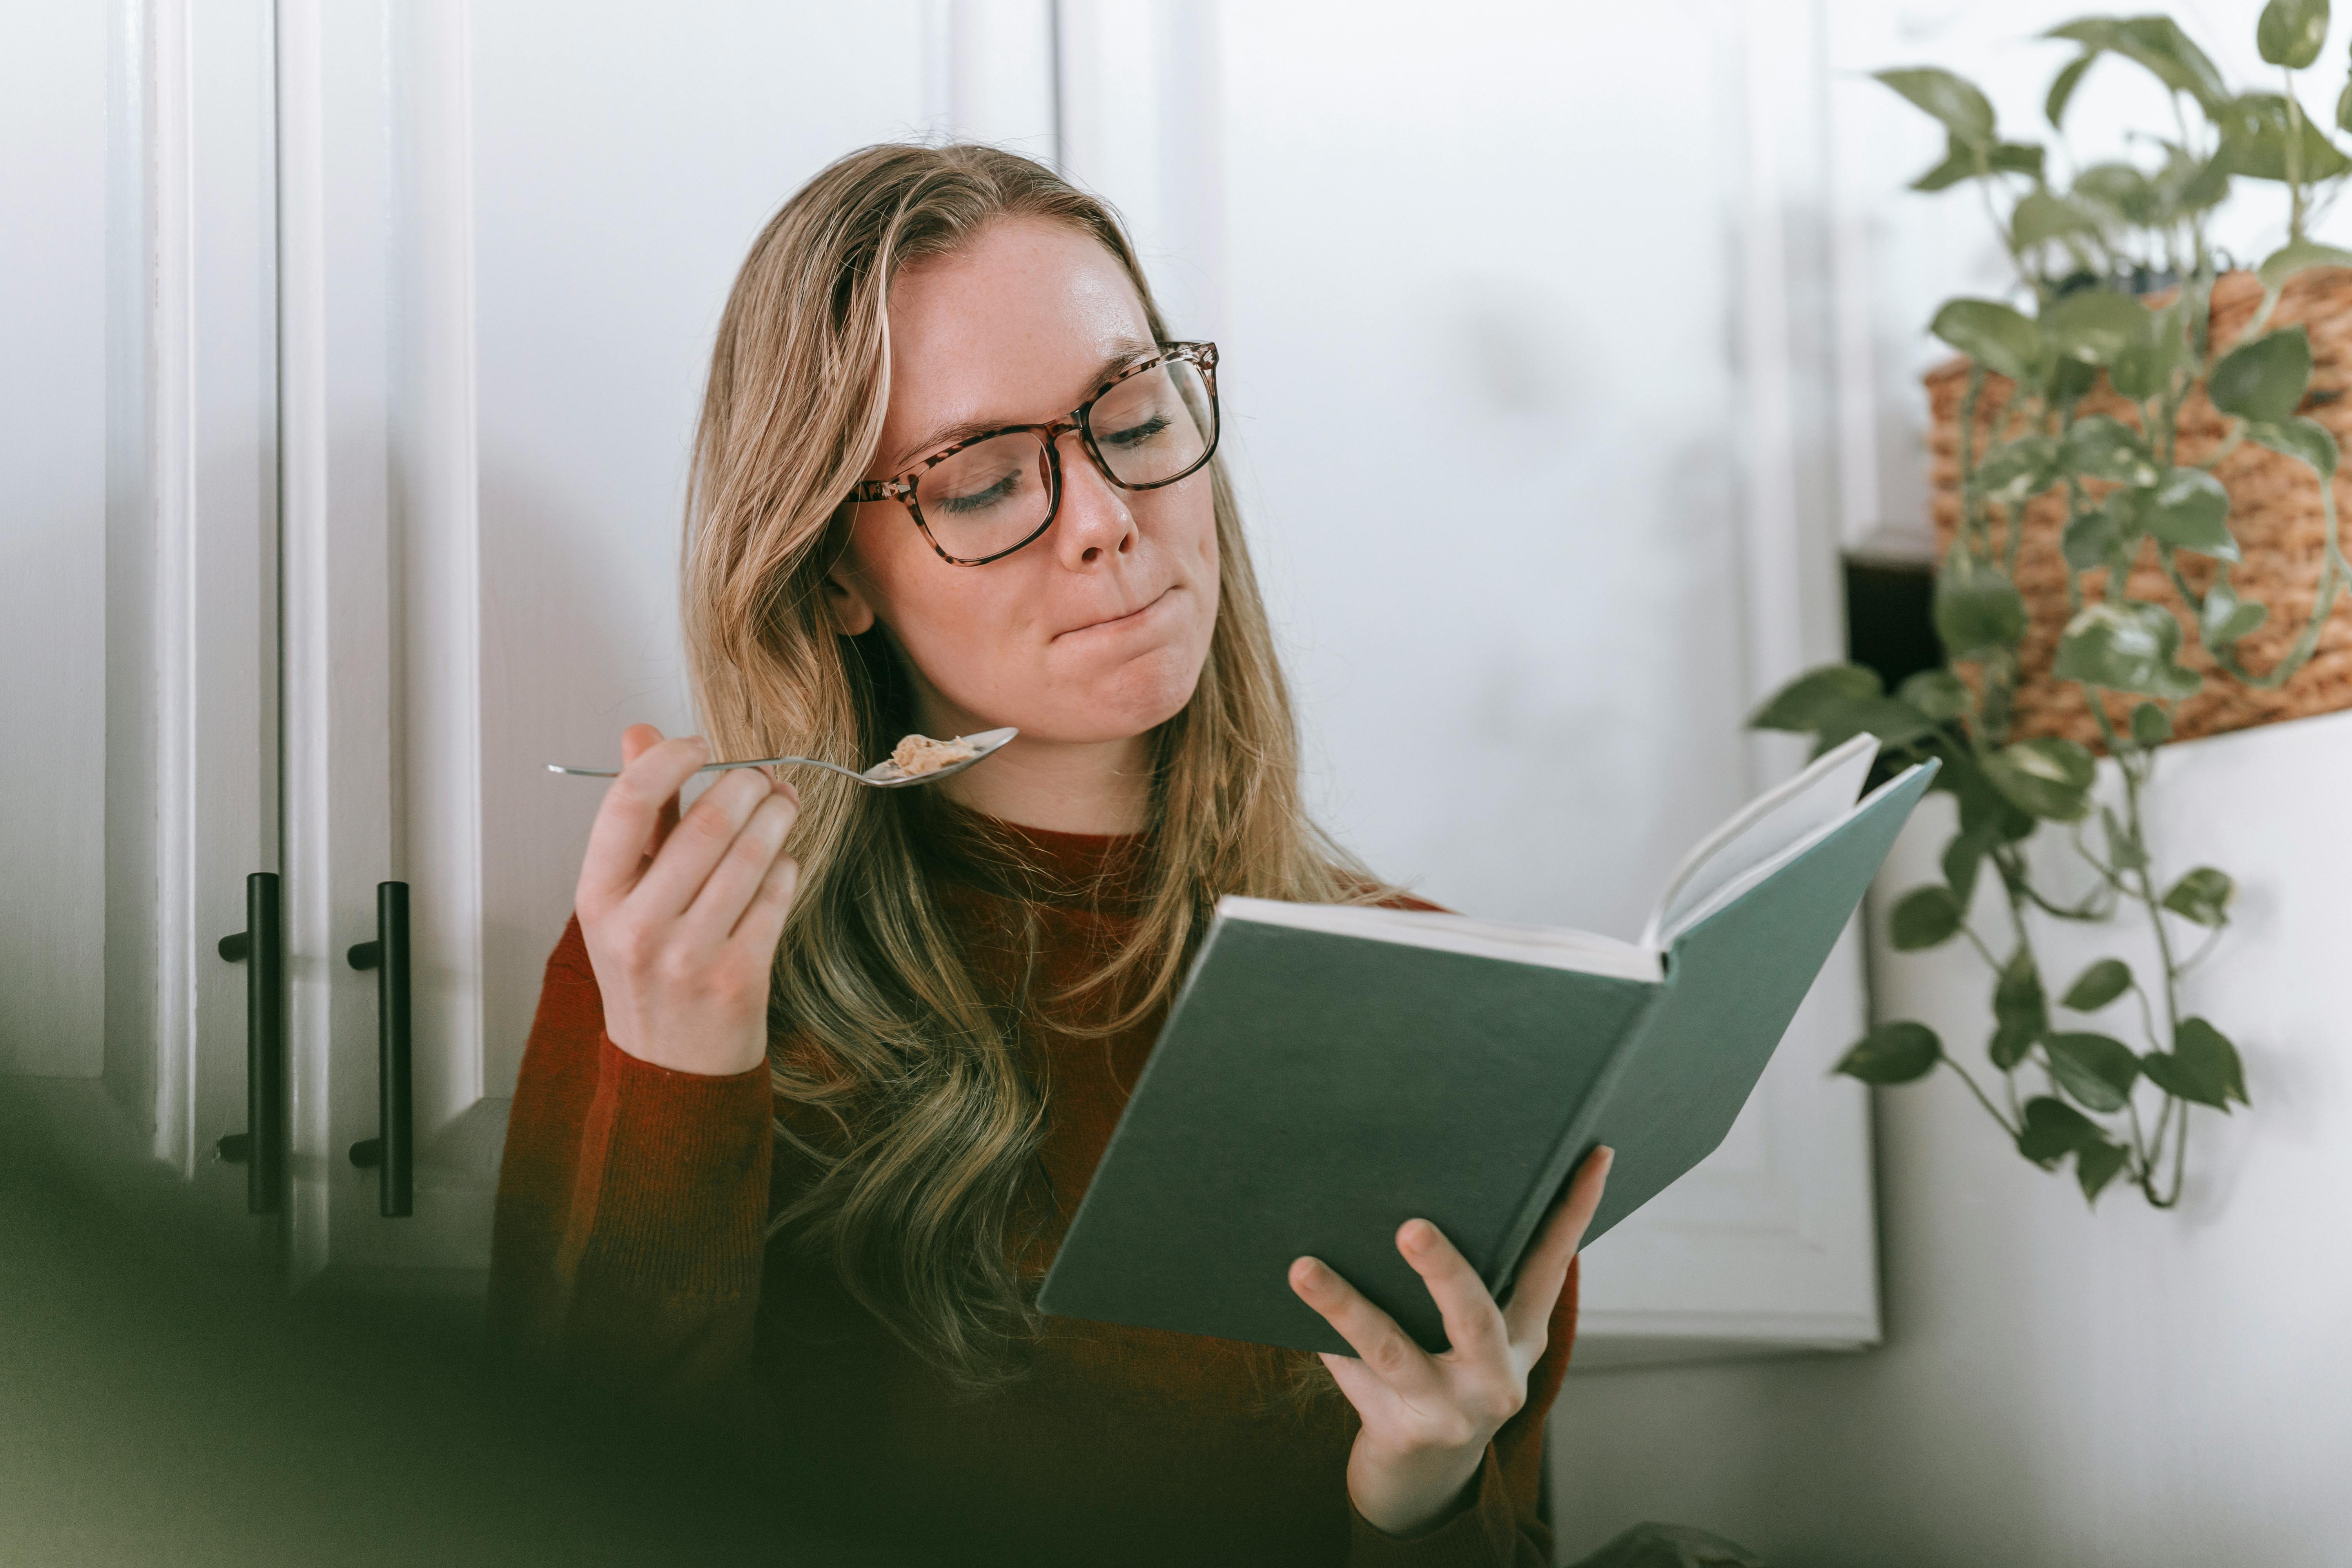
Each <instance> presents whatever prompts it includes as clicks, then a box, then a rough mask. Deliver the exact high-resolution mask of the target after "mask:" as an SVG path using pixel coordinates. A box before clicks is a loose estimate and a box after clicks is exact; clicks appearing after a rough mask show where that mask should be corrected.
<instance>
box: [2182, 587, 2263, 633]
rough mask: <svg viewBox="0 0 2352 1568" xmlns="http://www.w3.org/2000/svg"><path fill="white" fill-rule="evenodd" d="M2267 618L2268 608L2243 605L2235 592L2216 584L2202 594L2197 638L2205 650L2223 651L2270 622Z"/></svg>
mask: <svg viewBox="0 0 2352 1568" xmlns="http://www.w3.org/2000/svg"><path fill="white" fill-rule="evenodd" d="M2270 614H2271V612H2270V609H2269V606H2267V605H2250V604H2247V603H2246V602H2244V601H2243V600H2242V599H2240V598H2239V597H2238V591H2237V590H2236V589H2235V588H2232V587H2231V586H2230V584H2227V583H2216V584H2213V585H2212V586H2211V587H2210V588H2208V589H2207V590H2206V591H2205V603H2204V604H2203V605H2202V606H2200V609H2199V611H2198V623H2197V635H2198V636H2199V637H2201V638H2203V639H2204V643H2205V646H2206V647H2210V648H2217V649H2218V648H2225V647H2229V646H2230V645H2231V643H2234V642H2236V641H2237V640H2238V639H2239V638H2241V637H2245V636H2247V635H2248V634H2249V633H2251V632H2252V631H2253V630H2254V628H2255V627H2257V626H2261V625H2262V624H2263V622H2264V621H2266V620H2268V619H2270Z"/></svg>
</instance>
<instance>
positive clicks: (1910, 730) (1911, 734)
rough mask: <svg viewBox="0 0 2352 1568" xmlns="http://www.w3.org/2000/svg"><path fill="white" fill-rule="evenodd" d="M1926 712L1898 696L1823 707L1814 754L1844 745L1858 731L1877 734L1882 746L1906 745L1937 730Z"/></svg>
mask: <svg viewBox="0 0 2352 1568" xmlns="http://www.w3.org/2000/svg"><path fill="white" fill-rule="evenodd" d="M1935 729H1936V726H1935V724H1934V723H1933V722H1932V721H1929V719H1928V718H1927V715H1926V714H1925V713H1922V712H1920V711H1919V710H1917V709H1916V708H1914V707H1912V706H1911V704H1909V703H1908V702H1906V701H1903V700H1901V699H1899V698H1895V697H1872V698H1868V699H1865V700H1863V701H1860V702H1842V703H1839V704H1837V705H1836V706H1834V707H1831V708H1826V709H1823V710H1822V716H1821V722H1820V724H1819V726H1818V727H1817V728H1816V729H1815V731H1814V738H1813V755H1815V756H1817V757H1818V756H1820V755H1821V754H1822V752H1826V751H1828V750H1830V749H1831V748H1832V747H1833V746H1842V745H1843V744H1845V742H1848V741H1850V740H1852V739H1853V737H1855V736H1856V735H1865V734H1867V735H1875V736H1877V737H1878V742H1879V744H1881V745H1883V746H1907V745H1909V744H1910V743H1911V742H1914V741H1916V740H1918V739H1920V738H1921V737H1923V736H1926V735H1929V734H1932V733H1934V731H1935Z"/></svg>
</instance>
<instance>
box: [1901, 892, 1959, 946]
mask: <svg viewBox="0 0 2352 1568" xmlns="http://www.w3.org/2000/svg"><path fill="white" fill-rule="evenodd" d="M1887 929H1888V931H1889V933H1890V934H1891V935H1892V937H1893V939H1894V942H1895V952H1919V951H1920V950H1921V949H1923V948H1930V947H1941V946H1942V945H1943V944H1944V943H1946V942H1949V941H1951V940H1952V938H1953V937H1954V936H1955V935H1957V934H1958V931H1959V929H1960V906H1959V903H1958V900H1955V899H1954V898H1953V897H1952V890H1951V889H1949V888H1947V887H1945V886H1944V885H1943V884H1942V883H1941V882H1930V883H1928V884H1927V886H1926V887H1924V888H1914V889H1911V890H1910V891H1909V892H1907V893H1906V894H1904V895H1903V897H1902V898H1901V899H1899V900H1896V901H1895V913H1894V916H1893V917H1892V918H1891V919H1890V920H1889V921H1887Z"/></svg>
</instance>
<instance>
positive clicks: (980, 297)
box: [883, 219, 1151, 447]
mask: <svg viewBox="0 0 2352 1568" xmlns="http://www.w3.org/2000/svg"><path fill="white" fill-rule="evenodd" d="M1150 339H1151V332H1150V322H1149V321H1148V320H1147V319H1146V317H1145V315H1144V312H1143V300H1142V299H1141V298H1140V297H1139V295H1138V294H1137V293H1136V290H1135V285H1134V284H1133V283H1132V282H1130V281H1129V279H1128V276H1127V270H1126V268H1123V267H1121V266H1120V265H1119V262H1118V258H1117V257H1115V256H1113V255H1112V254H1111V253H1110V251H1109V250H1108V249H1107V248H1106V247H1104V246H1103V244H1102V243H1101V242H1100V241H1099V240H1097V239H1096V238H1095V237H1093V236H1092V235H1089V234H1086V233H1083V232H1081V231H1079V230H1077V229H1075V228H1071V227H1069V226H1066V225H1063V224H1058V223H1050V222H1045V221H1043V220H1039V219H1011V220H1007V221H1004V222H1001V223H997V224H992V225H991V226H989V227H988V228H987V229H986V230H985V231H983V232H982V234H981V236H980V237H978V238H977V239H975V240H974V241H973V242H972V243H971V245H969V246H967V247H964V248H963V249H962V250H961V251H958V252H957V253H956V254H954V255H952V256H948V257H940V258H934V259H931V260H927V261H924V262H921V263H919V264H917V265H915V266H912V267H909V268H907V269H906V270H905V271H903V272H901V273H900V274H899V276H898V279H896V280H895V281H894V282H893V284H892V286H891V290H890V409H889V415H888V418H887V423H886V426H885V430H884V437H883V440H884V445H885V446H886V447H890V446H893V445H894V444H896V443H898V442H900V441H902V440H907V439H912V438H915V437H919V436H920V434H921V433H922V432H923V431H924V430H926V429H929V428H932V427H934V426H937V425H939V424H940V423H941V422H956V421H973V420H997V421H999V422H1002V423H1007V424H1021V423H1025V422H1028V421H1032V420H1039V419H1050V418H1052V417H1054V416H1056V415H1059V414H1064V413H1066V412H1068V411H1069V409H1070V407H1071V406H1072V405H1075V404H1076V403H1077V402H1078V400H1079V399H1081V398H1083V397H1085V396H1086V395H1087V394H1088V393H1090V392H1092V391H1093V390H1094V388H1095V385H1096V384H1097V379H1098V376H1099V373H1100V371H1101V367H1102V363H1103V362H1104V360H1106V359H1107V358H1110V357H1113V356H1117V355H1122V354H1126V353H1133V352H1134V351H1136V350H1137V349H1139V348H1143V347H1148V346H1149V345H1150Z"/></svg>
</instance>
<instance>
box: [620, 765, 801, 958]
mask: <svg viewBox="0 0 2352 1568" xmlns="http://www.w3.org/2000/svg"><path fill="white" fill-rule="evenodd" d="M773 793H775V785H774V784H772V782H771V781H770V780H769V779H768V777H767V775H766V774H764V773H761V772H760V771H759V770H758V769H756V768H736V769H733V770H731V771H730V772H729V773H726V774H725V775H724V776H722V777H721V778H720V779H719V782H718V783H717V784H712V785H711V786H710V787H709V789H707V790H704V791H703V792H702V797H701V798H700V799H698V800H697V801H696V802H695V803H694V804H693V805H690V806H688V808H687V809H686V813H685V815H684V816H680V817H679V818H678V821H677V826H676V827H675V828H673V829H671V830H670V835H669V837H668V838H667V839H666V840H664V841H663V843H662V847H661V853H659V854H658V855H656V856H655V857H654V863H653V864H652V865H651V866H648V867H646V872H645V875H644V876H642V877H640V878H638V879H637V885H636V886H635V888H633V889H630V891H629V902H630V904H631V905H632V906H633V907H635V909H637V910H639V911H640V912H641V913H644V914H647V915H651V916H653V917H655V918H656V919H677V918H679V917H682V916H683V915H684V914H685V913H686V911H687V910H688V907H689V906H691V905H692V904H693V902H694V900H695V896H696V895H697V894H698V893H700V892H701V891H702V886H703V884H704V883H705V882H707V881H709V879H710V876H711V873H712V872H714V871H715V870H717V869H718V868H719V861H720V860H721V859H722V858H724V857H725V856H726V854H727V851H728V848H729V847H730V846H731V845H732V844H733V843H734V842H735V839H736V836H737V835H739V834H740V833H741V832H742V831H743V825H744V824H745V823H747V822H749V821H751V814H752V813H753V812H754V811H757V810H758V809H759V808H760V803H761V801H763V800H766V799H767V798H768V796H769V795H772V794H773ZM761 869H763V870H764V869H765V866H764V864H763V865H762V867H761ZM746 896H747V897H748V896H749V889H748V886H747V889H746ZM734 923H735V922H734V919H733V915H732V913H731V912H730V916H729V918H728V919H727V921H725V922H723V923H721V924H719V926H718V927H717V929H716V930H715V931H705V933H704V934H705V935H706V936H707V937H708V938H709V940H710V941H712V942H718V941H720V940H722V939H723V937H724V935H725V933H726V932H727V931H730V930H731V929H733V926H734Z"/></svg>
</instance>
